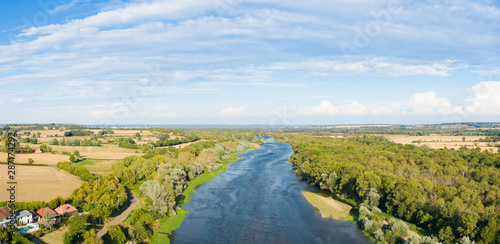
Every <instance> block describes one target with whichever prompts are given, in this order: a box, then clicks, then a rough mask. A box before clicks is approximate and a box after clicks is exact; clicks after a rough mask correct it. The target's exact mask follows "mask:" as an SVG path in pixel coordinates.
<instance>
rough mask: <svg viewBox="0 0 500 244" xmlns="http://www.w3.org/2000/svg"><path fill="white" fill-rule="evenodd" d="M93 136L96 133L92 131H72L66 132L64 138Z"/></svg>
mask: <svg viewBox="0 0 500 244" xmlns="http://www.w3.org/2000/svg"><path fill="white" fill-rule="evenodd" d="M91 135H94V132H93V131H90V130H70V131H66V132H64V136H91Z"/></svg>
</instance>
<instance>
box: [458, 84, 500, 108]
mask: <svg viewBox="0 0 500 244" xmlns="http://www.w3.org/2000/svg"><path fill="white" fill-rule="evenodd" d="M468 91H469V92H470V93H471V98H469V99H466V100H465V104H467V105H466V107H465V109H464V111H465V113H468V114H487V115H497V114H500V82H499V81H487V82H481V83H478V84H476V85H474V86H473V87H471V88H470V89H469V90H468Z"/></svg>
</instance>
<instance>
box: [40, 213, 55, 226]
mask: <svg viewBox="0 0 500 244" xmlns="http://www.w3.org/2000/svg"><path fill="white" fill-rule="evenodd" d="M42 220H43V227H45V228H46V229H50V228H52V226H53V225H54V223H53V222H52V218H50V214H49V211H45V213H43V217H42Z"/></svg>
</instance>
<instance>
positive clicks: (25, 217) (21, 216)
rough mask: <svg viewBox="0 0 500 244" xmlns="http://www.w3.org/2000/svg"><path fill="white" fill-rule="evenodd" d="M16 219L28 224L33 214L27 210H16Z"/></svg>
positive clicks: (31, 220)
mask: <svg viewBox="0 0 500 244" xmlns="http://www.w3.org/2000/svg"><path fill="white" fill-rule="evenodd" d="M16 219H17V221H19V223H21V224H29V223H31V222H33V214H32V213H31V212H30V211H27V210H23V211H20V212H16Z"/></svg>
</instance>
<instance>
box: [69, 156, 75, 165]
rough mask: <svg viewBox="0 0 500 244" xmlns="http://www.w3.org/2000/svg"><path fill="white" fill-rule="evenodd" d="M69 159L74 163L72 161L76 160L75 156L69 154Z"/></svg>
mask: <svg viewBox="0 0 500 244" xmlns="http://www.w3.org/2000/svg"><path fill="white" fill-rule="evenodd" d="M69 161H71V162H72V163H74V162H75V161H76V158H75V156H73V155H71V156H70V157H69Z"/></svg>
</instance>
